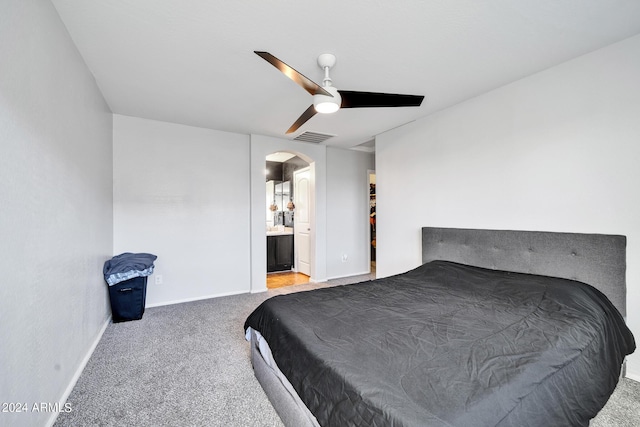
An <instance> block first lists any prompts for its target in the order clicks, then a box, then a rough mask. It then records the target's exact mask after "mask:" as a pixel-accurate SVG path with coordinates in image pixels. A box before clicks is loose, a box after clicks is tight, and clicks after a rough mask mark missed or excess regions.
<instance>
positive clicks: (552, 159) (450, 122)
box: [376, 36, 640, 379]
mask: <svg viewBox="0 0 640 427" xmlns="http://www.w3.org/2000/svg"><path fill="white" fill-rule="evenodd" d="M469 72H473V70H469ZM639 76H640V36H636V37H633V38H630V39H627V40H625V41H623V42H620V43H617V44H614V45H611V46H609V47H607V48H604V49H601V50H599V51H596V52H593V53H590V54H588V55H585V56H582V57H580V58H577V59H575V60H572V61H569V62H567V63H564V64H561V65H559V66H556V67H553V68H550V69H548V70H546V71H544V72H541V73H538V74H535V75H533V76H530V77H527V78H525V79H522V80H520V81H517V82H515V83H513V84H510V85H508V86H505V87H502V88H500V89H497V90H495V91H492V92H490V93H487V94H484V95H482V96H479V97H477V98H474V99H471V100H469V101H467V102H464V103H461V104H459V105H456V106H454V107H452V108H449V109H447V110H444V111H441V112H438V113H435V114H433V115H431V116H429V117H426V118H425V119H423V120H420V121H418V122H414V123H411V124H409V125H407V126H404V127H402V128H398V129H396V130H392V131H390V132H388V133H386V134H383V135H380V136H379V137H378V138H377V139H376V149H377V151H376V175H377V196H378V200H377V202H378V203H377V211H378V223H377V243H378V252H377V273H378V275H379V276H381V277H382V276H388V275H391V274H394V273H398V272H401V271H404V270H407V269H410V268H413V267H415V266H417V265H419V263H420V227H422V226H442V227H460V228H494V229H519V230H544V231H567V232H580V233H605V234H623V235H626V236H627V238H628V244H627V307H628V310H627V313H628V314H627V316H628V319H627V320H628V325H629V326H630V328H631V329H632V331H633V332H634V334H635V336H636V338H640V312H638V311H637V310H635V309H634V308H635V307H638V306H639V305H640V264H639V263H638V260H640V191H639V189H638V188H639V187H638V185H639V184H640V167H639V165H640V78H639ZM628 373H629V374H630V375H631V376H633V377H634V378H637V379H640V352H637V351H636V354H634V355H632V356H630V358H629V365H628Z"/></svg>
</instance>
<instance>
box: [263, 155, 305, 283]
mask: <svg viewBox="0 0 640 427" xmlns="http://www.w3.org/2000/svg"><path fill="white" fill-rule="evenodd" d="M265 161H266V163H265V176H266V189H265V191H266V198H265V201H266V211H265V212H266V218H265V220H266V236H267V288H268V289H273V288H279V287H283V286H290V285H297V284H303V283H308V282H309V278H310V275H311V264H312V263H313V260H312V259H311V257H310V254H311V241H310V231H311V229H312V225H313V224H312V222H311V215H310V213H311V207H312V204H311V179H310V165H309V162H307V161H306V160H304V159H302V158H300V157H298V156H297V155H296V154H295V153H291V152H286V151H278V152H275V153H271V154H269V155H267V156H266V159H265Z"/></svg>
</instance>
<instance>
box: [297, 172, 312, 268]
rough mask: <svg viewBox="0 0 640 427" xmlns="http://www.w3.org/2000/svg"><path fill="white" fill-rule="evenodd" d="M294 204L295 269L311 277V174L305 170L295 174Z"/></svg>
mask: <svg viewBox="0 0 640 427" xmlns="http://www.w3.org/2000/svg"><path fill="white" fill-rule="evenodd" d="M293 183H294V184H293V185H294V190H293V203H295V205H296V210H295V214H294V219H293V232H294V249H295V253H296V262H295V266H296V267H295V269H296V271H298V272H299V273H303V274H306V275H307V276H310V275H311V203H310V202H311V172H310V169H309V168H308V167H307V168H304V169H300V170H297V171H295V172H294V173H293Z"/></svg>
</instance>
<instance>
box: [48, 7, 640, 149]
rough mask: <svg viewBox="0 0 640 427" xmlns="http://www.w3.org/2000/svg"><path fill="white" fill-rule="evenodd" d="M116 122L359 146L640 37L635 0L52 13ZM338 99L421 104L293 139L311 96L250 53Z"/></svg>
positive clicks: (353, 114)
mask: <svg viewBox="0 0 640 427" xmlns="http://www.w3.org/2000/svg"><path fill="white" fill-rule="evenodd" d="M52 1H53V4H54V5H55V7H56V8H57V10H58V12H59V14H60V16H61V18H62V20H63V22H64V23H65V25H66V26H67V28H68V30H69V33H70V34H71V37H72V38H73V40H74V42H75V43H76V45H77V47H78V49H79V51H80V53H81V54H82V56H83V57H84V59H85V61H86V63H87V65H88V67H89V68H90V69H91V71H92V72H93V74H94V76H95V78H96V81H97V83H98V86H99V87H100V89H101V90H102V93H103V94H104V97H105V99H106V101H107V103H108V104H109V106H110V108H111V110H112V111H113V112H114V113H117V114H123V115H130V116H137V117H143V118H149V119H155V120H162V121H167V122H174V123H182V124H186V125H193V126H201V127H207V128H212V129H218V130H223V131H229V132H237V133H244V134H251V133H254V134H261V135H268V136H275V137H281V138H293V137H295V136H297V135H298V134H300V133H301V132H304V131H307V130H310V131H315V132H321V133H329V134H334V135H336V136H335V137H333V138H331V139H328V140H327V141H326V142H324V144H326V145H333V146H339V147H345V148H347V147H352V146H355V145H358V144H361V143H364V142H367V141H370V140H371V139H372V138H373V137H375V135H377V134H380V133H382V132H385V131H387V130H389V129H392V128H395V127H397V126H400V125H402V124H404V123H407V122H410V121H413V120H415V119H418V118H420V117H424V116H426V115H428V114H430V113H433V112H434V111H437V110H441V109H443V108H446V107H448V106H451V105H453V104H456V103H458V102H461V101H463V100H465V99H469V98H471V97H474V96H477V95H479V94H481V93H484V92H487V91H489V90H492V89H494V88H497V87H499V86H502V85H505V84H508V83H510V82H513V81H515V80H518V79H520V78H522V77H525V76H527V75H530V74H533V73H535V72H538V71H541V70H544V69H546V68H548V67H551V66H553V65H556V64H559V63H561V62H564V61H567V60H569V59H571V58H574V57H577V56H579V55H582V54H585V53H587V52H590V51H593V50H595V49H598V48H601V47H603V46H606V45H608V44H611V43H613V42H616V41H619V40H622V39H624V38H627V37H630V36H632V35H635V34H638V33H640V1H638V0H485V1H478V0H429V1H423V0H399V1H372V0H351V1H348V2H347V1H338V0H326V1H310V0H280V1H266V0H236V1H211V0H188V1H187V0H89V1H88V0H52ZM254 50H264V51H268V52H270V53H271V54H273V55H275V56H276V57H278V58H279V59H281V60H283V61H284V62H286V63H287V64H289V65H290V66H292V67H293V68H295V69H296V70H298V71H299V72H301V73H302V74H304V75H306V76H307V77H309V78H311V79H312V80H314V81H316V82H317V83H319V84H320V83H321V82H322V71H321V70H320V69H319V68H318V67H317V65H316V58H317V56H318V55H319V54H321V53H324V52H331V53H334V54H335V55H336V56H337V64H336V66H335V67H334V69H333V70H332V72H331V77H332V78H333V83H334V86H336V87H337V88H338V89H346V90H360V91H372V92H391V93H406V94H415V95H425V96H426V98H425V100H424V102H423V103H422V106H421V107H419V108H375V109H371V108H364V109H362V108H361V109H345V110H340V111H338V112H337V113H335V114H332V115H316V116H315V117H313V118H312V119H311V120H309V121H308V122H307V123H306V124H305V125H303V126H302V127H301V128H300V129H299V130H298V131H297V132H296V133H294V134H292V135H288V136H285V135H284V133H285V131H286V130H287V129H288V128H289V126H290V125H291V124H292V123H293V122H294V121H295V120H296V119H297V118H298V116H300V114H302V112H303V111H304V110H305V109H306V108H307V107H308V106H309V105H311V103H312V97H311V96H310V95H309V94H308V93H307V92H306V91H304V90H303V89H302V88H301V87H299V86H298V85H296V84H295V83H294V82H293V81H291V80H289V79H288V78H286V77H285V76H284V75H283V74H282V73H280V72H279V71H278V70H277V69H276V68H274V67H273V66H271V65H270V64H269V63H267V62H266V61H264V60H263V59H262V58H260V57H258V56H257V55H255V54H254V53H253V51H254Z"/></svg>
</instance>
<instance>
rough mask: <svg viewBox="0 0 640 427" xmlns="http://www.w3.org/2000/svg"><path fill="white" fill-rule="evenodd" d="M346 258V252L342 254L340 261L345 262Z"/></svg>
mask: <svg viewBox="0 0 640 427" xmlns="http://www.w3.org/2000/svg"><path fill="white" fill-rule="evenodd" d="M347 259H349V257H348V256H347V254H342V262H347Z"/></svg>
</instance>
